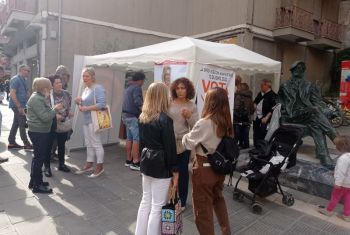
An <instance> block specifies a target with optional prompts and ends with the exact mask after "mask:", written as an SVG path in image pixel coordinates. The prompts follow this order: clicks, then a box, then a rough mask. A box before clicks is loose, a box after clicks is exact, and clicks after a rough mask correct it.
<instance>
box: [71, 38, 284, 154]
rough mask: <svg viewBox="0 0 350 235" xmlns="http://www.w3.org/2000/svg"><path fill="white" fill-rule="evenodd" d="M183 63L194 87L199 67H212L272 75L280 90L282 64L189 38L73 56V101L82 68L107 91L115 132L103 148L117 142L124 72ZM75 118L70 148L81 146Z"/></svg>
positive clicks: (107, 134)
mask: <svg viewBox="0 0 350 235" xmlns="http://www.w3.org/2000/svg"><path fill="white" fill-rule="evenodd" d="M164 61H183V62H187V63H188V64H189V67H188V71H187V73H188V74H187V75H188V77H189V78H190V79H191V80H192V81H193V83H194V84H195V85H196V83H197V81H198V68H199V66H200V65H203V64H204V65H215V66H219V67H223V68H227V69H232V70H234V71H235V72H236V73H239V74H247V75H254V74H272V75H273V77H274V78H275V79H274V80H273V88H274V89H275V90H276V88H278V86H279V77H280V71H281V63H280V62H278V61H275V60H272V59H270V58H267V57H265V56H262V55H260V54H257V53H255V52H252V51H250V50H248V49H245V48H243V47H240V46H237V45H232V44H220V43H214V42H208V41H204V40H199V39H193V38H189V37H183V38H179V39H176V40H172V41H167V42H163V43H158V44H154V45H150V46H146V47H141V48H136V49H131V50H125V51H119V52H113V53H107V54H102V55H95V56H75V58H74V74H73V78H74V80H73V88H72V91H73V94H72V96H73V97H76V96H78V95H80V94H81V91H82V87H83V84H82V79H81V71H82V69H83V67H84V66H93V67H95V68H96V79H97V82H98V83H101V84H103V85H104V87H105V88H106V91H107V102H108V103H109V104H110V106H111V112H112V116H113V123H114V128H113V129H111V130H109V131H108V132H105V133H104V137H103V142H104V143H105V144H109V143H116V142H118V134H119V123H120V116H121V115H120V114H121V111H122V110H121V104H122V99H123V91H124V86H125V84H124V83H125V72H126V71H127V70H129V69H142V70H144V71H150V72H151V71H153V68H154V64H155V63H162V62H164ZM78 113H79V112H78V111H77V109H76V115H75V120H74V122H73V123H74V124H75V127H74V133H73V135H72V138H71V141H70V142H69V145H68V146H69V148H81V147H83V146H84V140H83V133H82V125H83V124H82V122H83V119H82V115H81V114H80V115H78Z"/></svg>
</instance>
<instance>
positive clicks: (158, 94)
mask: <svg viewBox="0 0 350 235" xmlns="http://www.w3.org/2000/svg"><path fill="white" fill-rule="evenodd" d="M168 97H169V96H168V88H167V86H166V85H165V84H164V83H162V82H154V83H152V84H151V85H150V86H149V87H148V89H147V92H146V97H145V101H144V103H143V106H142V113H141V115H140V122H141V123H149V122H151V121H153V120H156V119H158V118H159V115H160V113H162V112H163V113H166V112H167V111H168V106H169V101H168Z"/></svg>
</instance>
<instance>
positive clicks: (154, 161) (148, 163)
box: [140, 148, 171, 178]
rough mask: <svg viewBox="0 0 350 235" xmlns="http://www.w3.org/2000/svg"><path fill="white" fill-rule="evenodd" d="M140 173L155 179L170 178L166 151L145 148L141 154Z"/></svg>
mask: <svg viewBox="0 0 350 235" xmlns="http://www.w3.org/2000/svg"><path fill="white" fill-rule="evenodd" d="M140 171H141V172H142V173H144V174H145V175H148V176H152V177H154V178H168V177H170V176H171V175H170V171H169V170H168V167H167V163H166V156H165V153H164V150H158V149H157V150H156V149H149V148H143V149H142V152H141V164H140Z"/></svg>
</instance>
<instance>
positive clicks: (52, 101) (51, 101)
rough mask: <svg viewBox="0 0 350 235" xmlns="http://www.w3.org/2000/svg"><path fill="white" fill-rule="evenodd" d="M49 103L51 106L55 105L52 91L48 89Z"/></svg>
mask: <svg viewBox="0 0 350 235" xmlns="http://www.w3.org/2000/svg"><path fill="white" fill-rule="evenodd" d="M50 103H51V108H53V107H55V100H54V99H53V91H52V90H51V91H50Z"/></svg>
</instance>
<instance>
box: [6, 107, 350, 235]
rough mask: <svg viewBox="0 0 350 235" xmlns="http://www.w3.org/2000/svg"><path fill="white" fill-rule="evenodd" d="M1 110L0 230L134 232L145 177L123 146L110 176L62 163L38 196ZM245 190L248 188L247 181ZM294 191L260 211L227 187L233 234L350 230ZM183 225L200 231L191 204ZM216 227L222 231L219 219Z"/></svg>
mask: <svg viewBox="0 0 350 235" xmlns="http://www.w3.org/2000/svg"><path fill="white" fill-rule="evenodd" d="M0 110H1V111H2V113H3V122H4V123H3V132H2V137H1V139H0V140H1V143H0V152H1V153H0V154H1V156H2V157H9V162H7V163H4V164H1V165H0V211H1V212H0V234H6V235H15V234H21V235H22V234H23V235H32V234H33V235H51V234H72V235H76V234H84V235H90V234H91V235H97V234H109V235H113V234H118V235H128V234H133V232H134V230H135V222H136V215H137V209H138V204H139V202H140V199H141V193H142V191H141V176H140V173H139V172H135V171H131V170H129V169H128V168H126V167H124V161H125V149H124V146H123V145H122V144H120V145H115V146H109V147H106V149H105V150H106V156H105V163H106V164H105V174H104V175H102V176H101V177H99V178H97V179H89V178H87V176H86V175H74V174H72V173H63V172H60V171H57V169H56V167H57V162H54V163H52V168H53V175H54V176H53V177H52V178H49V179H45V180H48V181H49V182H50V185H52V187H53V190H54V193H53V194H51V195H40V194H37V195H34V194H33V193H32V192H31V191H30V190H29V189H28V188H27V185H28V181H29V171H30V162H31V155H32V152H26V151H24V150H19V151H11V152H9V151H7V148H6V144H7V136H8V129H9V126H10V124H11V119H12V113H11V112H10V111H9V109H8V108H7V107H5V106H1V107H0ZM18 139H19V138H18ZM19 142H20V141H19ZM84 161H85V151H84V150H82V151H76V152H72V153H71V154H70V157H67V164H68V165H69V166H70V167H71V168H72V169H73V170H74V169H78V167H80V166H81V165H82V164H83V162H84ZM234 181H235V180H234ZM241 188H243V189H245V188H246V184H245V183H244V182H243V183H242V184H241ZM289 191H290V192H291V193H292V194H293V195H294V196H295V198H296V199H297V200H296V202H295V204H294V206H292V207H290V208H288V207H286V206H284V205H283V204H282V203H281V196H280V195H278V194H275V195H272V196H270V197H268V198H267V199H263V200H261V201H262V202H263V203H264V211H263V214H262V215H256V214H253V213H252V212H251V211H250V207H249V202H248V201H244V202H237V201H235V200H233V199H232V187H226V188H225V191H224V194H225V197H226V203H227V207H228V210H229V216H230V222H231V226H232V231H233V232H234V234H250V235H251V234H307V235H310V234H344V235H345V234H350V223H346V222H344V221H342V220H340V219H339V218H336V216H333V217H331V218H328V217H325V216H323V215H319V214H318V213H317V212H316V211H315V209H316V205H318V204H320V203H321V204H323V203H325V202H326V201H325V200H324V199H320V198H317V197H314V196H311V195H307V194H304V193H301V192H297V191H293V190H289ZM339 211H340V208H338V212H339ZM183 223H184V232H183V234H184V235H195V234H198V232H197V230H196V228H195V224H194V220H193V214H192V210H191V206H190V204H189V207H188V209H186V210H185V212H184V214H183ZM216 230H217V233H216V234H220V232H219V227H218V224H217V223H216Z"/></svg>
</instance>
